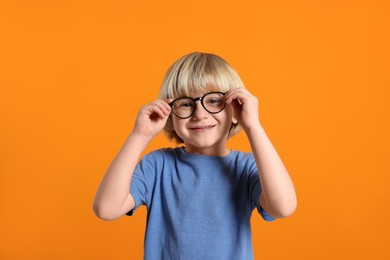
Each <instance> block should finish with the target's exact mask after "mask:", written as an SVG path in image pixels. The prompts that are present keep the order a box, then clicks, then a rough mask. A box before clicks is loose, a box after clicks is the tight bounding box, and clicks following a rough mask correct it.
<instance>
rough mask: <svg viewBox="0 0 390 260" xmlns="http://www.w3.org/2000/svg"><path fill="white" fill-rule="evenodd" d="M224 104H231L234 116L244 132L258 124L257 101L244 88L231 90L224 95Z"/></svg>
mask: <svg viewBox="0 0 390 260" xmlns="http://www.w3.org/2000/svg"><path fill="white" fill-rule="evenodd" d="M225 102H226V104H231V105H232V107H233V110H234V116H235V117H236V119H237V120H238V122H239V123H240V125H241V126H242V128H244V130H245V131H247V130H249V129H251V128H252V127H254V126H258V125H259V124H260V121H259V101H258V99H257V97H255V96H254V95H252V94H251V93H250V92H249V91H248V90H246V89H244V88H238V89H232V90H230V91H228V92H226V94H225Z"/></svg>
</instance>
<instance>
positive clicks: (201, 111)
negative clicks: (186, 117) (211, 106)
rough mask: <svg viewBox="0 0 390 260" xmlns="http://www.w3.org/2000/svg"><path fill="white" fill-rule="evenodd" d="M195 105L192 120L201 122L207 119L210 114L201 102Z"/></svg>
mask: <svg viewBox="0 0 390 260" xmlns="http://www.w3.org/2000/svg"><path fill="white" fill-rule="evenodd" d="M195 104H196V107H195V112H194V114H193V115H192V117H191V118H192V119H194V120H201V119H204V118H207V116H208V114H209V112H207V111H206V109H205V108H204V107H203V105H202V104H201V100H196V101H195Z"/></svg>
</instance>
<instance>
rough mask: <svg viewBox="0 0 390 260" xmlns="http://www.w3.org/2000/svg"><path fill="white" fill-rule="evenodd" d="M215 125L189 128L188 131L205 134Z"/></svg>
mask: <svg viewBox="0 0 390 260" xmlns="http://www.w3.org/2000/svg"><path fill="white" fill-rule="evenodd" d="M214 126H215V125H210V126H198V127H190V128H189V129H190V130H192V131H196V132H205V131H207V130H210V129H212V128H214Z"/></svg>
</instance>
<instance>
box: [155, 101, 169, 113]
mask: <svg viewBox="0 0 390 260" xmlns="http://www.w3.org/2000/svg"><path fill="white" fill-rule="evenodd" d="M156 105H157V106H158V107H159V108H160V109H161V111H163V113H164V114H165V115H169V114H170V113H171V107H170V106H169V104H168V103H167V102H165V101H163V100H158V101H156Z"/></svg>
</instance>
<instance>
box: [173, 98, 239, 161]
mask: <svg viewBox="0 0 390 260" xmlns="http://www.w3.org/2000/svg"><path fill="white" fill-rule="evenodd" d="M204 94H206V93H200V94H199V93H198V94H196V95H192V96H191V97H192V98H197V97H202V96H203V95H204ZM232 118H233V109H232V107H231V106H230V105H227V106H226V107H225V108H224V109H223V110H222V111H221V112H219V113H217V114H211V113H209V112H207V111H206V110H205V108H204V107H203V106H202V105H201V102H200V101H199V100H197V101H196V109H195V112H194V114H193V115H192V116H190V117H189V118H186V119H181V118H179V117H177V116H175V115H172V121H173V127H174V129H175V132H176V134H177V135H178V136H179V137H180V138H181V139H182V140H183V141H184V144H185V148H186V151H187V152H189V153H195V154H203V155H214V156H224V155H226V154H227V153H228V149H227V148H226V140H227V137H228V133H229V130H230V127H231V124H232Z"/></svg>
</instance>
